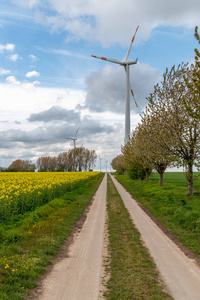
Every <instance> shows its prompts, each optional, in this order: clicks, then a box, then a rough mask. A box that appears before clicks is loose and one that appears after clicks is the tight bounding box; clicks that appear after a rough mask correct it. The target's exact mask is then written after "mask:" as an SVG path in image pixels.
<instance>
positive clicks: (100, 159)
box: [99, 155, 103, 172]
mask: <svg viewBox="0 0 200 300" xmlns="http://www.w3.org/2000/svg"><path fill="white" fill-rule="evenodd" d="M102 159H103V158H101V157H100V155H99V161H100V172H101V161H102Z"/></svg>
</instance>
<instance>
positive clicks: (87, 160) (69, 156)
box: [0, 147, 97, 172]
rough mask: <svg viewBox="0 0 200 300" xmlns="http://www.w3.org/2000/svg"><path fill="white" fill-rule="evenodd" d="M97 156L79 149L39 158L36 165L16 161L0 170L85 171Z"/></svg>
mask: <svg viewBox="0 0 200 300" xmlns="http://www.w3.org/2000/svg"><path fill="white" fill-rule="evenodd" d="M96 158H97V154H96V152H95V150H88V149H86V148H83V147H80V148H75V149H73V150H69V151H68V152H62V153H60V154H59V155H58V156H57V157H51V156H47V157H39V158H38V159H37V161H36V164H34V163H32V162H31V161H30V160H21V159H17V160H15V161H14V162H12V164H11V165H10V166H9V167H8V168H7V169H6V168H0V171H1V172H35V170H36V169H37V170H38V171H40V172H42V171H43V172H55V171H60V172H70V171H83V170H85V171H87V170H90V169H92V168H93V167H94V165H95V161H96Z"/></svg>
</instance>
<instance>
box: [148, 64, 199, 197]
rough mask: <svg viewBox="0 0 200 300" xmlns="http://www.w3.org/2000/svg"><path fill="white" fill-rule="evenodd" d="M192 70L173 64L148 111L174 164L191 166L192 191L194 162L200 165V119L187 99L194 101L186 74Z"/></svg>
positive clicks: (189, 182)
mask: <svg viewBox="0 0 200 300" xmlns="http://www.w3.org/2000/svg"><path fill="white" fill-rule="evenodd" d="M190 74H191V69H190V68H188V65H187V64H182V65H179V66H178V68H175V66H173V67H172V69H171V70H170V71H168V70H166V72H165V73H164V74H163V81H162V82H161V84H160V85H156V86H155V87H154V92H153V93H152V94H150V96H149V97H148V100H149V105H148V108H147V114H148V115H149V120H150V121H149V124H150V126H151V127H150V128H151V130H153V129H154V128H155V129H156V134H157V138H155V135H154V136H152V137H151V139H152V140H153V141H154V143H156V144H157V145H158V146H159V147H160V148H161V149H162V151H165V152H166V151H167V152H168V153H169V154H170V155H171V156H172V157H173V160H172V161H173V165H174V166H184V167H185V169H186V170H187V180H188V194H189V195H192V194H193V166H194V165H195V166H196V167H197V168H198V167H199V155H200V120H198V119H197V118H195V117H193V116H192V115H191V114H190V113H189V111H188V110H187V108H186V107H185V102H188V103H189V102H190V101H192V97H193V95H192V94H191V93H190V90H189V89H188V86H187V84H186V81H185V80H184V77H185V76H188V78H189V75H190Z"/></svg>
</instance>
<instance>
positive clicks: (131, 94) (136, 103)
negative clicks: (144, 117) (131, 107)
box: [130, 86, 138, 108]
mask: <svg viewBox="0 0 200 300" xmlns="http://www.w3.org/2000/svg"><path fill="white" fill-rule="evenodd" d="M130 89H131V95H132V96H133V99H134V102H135V105H136V107H137V108H138V104H137V101H136V100H135V95H134V93H133V90H132V88H131V86H130Z"/></svg>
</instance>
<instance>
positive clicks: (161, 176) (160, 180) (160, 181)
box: [159, 173, 164, 186]
mask: <svg viewBox="0 0 200 300" xmlns="http://www.w3.org/2000/svg"><path fill="white" fill-rule="evenodd" d="M163 174H164V173H159V176H160V178H159V186H163Z"/></svg>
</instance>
